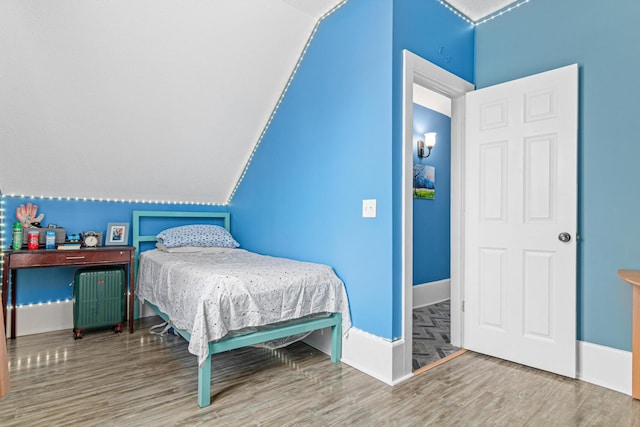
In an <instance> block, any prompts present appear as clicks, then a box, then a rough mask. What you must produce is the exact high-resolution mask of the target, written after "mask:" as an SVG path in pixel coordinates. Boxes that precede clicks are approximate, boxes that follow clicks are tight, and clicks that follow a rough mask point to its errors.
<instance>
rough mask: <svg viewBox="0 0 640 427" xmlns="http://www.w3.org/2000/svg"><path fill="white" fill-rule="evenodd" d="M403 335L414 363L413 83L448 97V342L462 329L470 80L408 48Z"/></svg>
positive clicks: (457, 342)
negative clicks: (466, 122)
mask: <svg viewBox="0 0 640 427" xmlns="http://www.w3.org/2000/svg"><path fill="white" fill-rule="evenodd" d="M403 57H404V78H403V91H404V92H403V142H404V144H403V203H402V209H403V227H402V228H403V253H402V269H403V270H402V273H403V274H402V276H403V335H404V337H406V338H407V339H405V343H404V364H405V366H413V360H412V358H413V352H412V350H413V345H412V342H411V339H408V338H409V337H412V335H413V307H414V304H413V284H414V282H413V261H414V256H413V152H414V138H413V137H414V131H413V116H414V113H413V102H414V85H418V86H421V87H424V88H426V89H429V90H431V91H433V92H435V93H437V94H439V95H442V96H444V97H446V98H447V99H449V100H450V106H451V201H450V209H451V214H450V224H451V240H450V242H451V246H450V248H451V254H450V276H451V277H450V310H451V322H450V328H451V336H450V342H451V344H453V345H454V346H457V347H461V346H462V343H463V340H462V336H463V330H462V287H463V280H462V254H463V248H464V233H463V229H462V224H463V221H462V220H463V217H462V212H463V210H462V201H463V185H462V182H463V170H464V168H463V166H464V165H463V156H462V153H463V142H464V140H463V135H462V129H463V123H464V117H463V115H464V113H463V112H464V94H465V93H466V92H469V91H471V90H473V85H472V84H470V83H468V82H466V81H464V80H462V79H461V78H459V77H457V76H455V75H453V74H451V73H449V72H448V71H445V70H443V69H442V68H440V67H438V66H436V65H434V64H432V63H431V62H429V61H427V60H425V59H423V58H420V57H418V56H417V55H415V54H413V53H411V52H409V51H406V50H405V51H404V52H403Z"/></svg>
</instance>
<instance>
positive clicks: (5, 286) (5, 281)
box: [2, 256, 11, 336]
mask: <svg viewBox="0 0 640 427" xmlns="http://www.w3.org/2000/svg"><path fill="white" fill-rule="evenodd" d="M7 258H8V257H7V256H5V259H4V264H3V266H2V321H3V322H4V334H5V336H6V335H7V296H8V295H9V281H10V280H9V279H10V278H9V275H10V274H11V270H9V260H8V259H7Z"/></svg>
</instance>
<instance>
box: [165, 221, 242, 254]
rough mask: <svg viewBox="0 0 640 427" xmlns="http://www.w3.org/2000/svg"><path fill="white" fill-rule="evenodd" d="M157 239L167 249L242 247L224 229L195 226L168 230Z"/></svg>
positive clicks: (205, 225)
mask: <svg viewBox="0 0 640 427" xmlns="http://www.w3.org/2000/svg"><path fill="white" fill-rule="evenodd" d="M156 238H157V239H158V243H161V244H162V245H164V246H165V247H167V248H177V247H181V246H198V247H223V248H237V247H239V246H240V244H239V243H238V242H236V240H235V239H234V238H233V236H232V235H231V233H229V232H228V231H227V230H226V229H225V228H224V227H220V226H219V225H207V224H194V225H182V226H180V227H173V228H168V229H166V230H164V231H162V232H160V233H159V234H158V235H157V236H156Z"/></svg>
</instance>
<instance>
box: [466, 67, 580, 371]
mask: <svg viewBox="0 0 640 427" xmlns="http://www.w3.org/2000/svg"><path fill="white" fill-rule="evenodd" d="M466 106H467V108H466V135H465V141H466V146H465V151H466V155H465V209H466V211H465V236H466V237H465V240H466V242H465V255H464V256H465V269H464V277H465V279H464V282H465V289H464V295H465V297H464V299H465V313H464V319H465V328H464V331H465V332H464V347H465V348H467V349H469V350H474V351H478V352H480V353H484V354H488V355H492V356H496V357H499V358H503V359H507V360H511V361H514V362H518V363H522V364H525V365H529V366H533V367H536V368H540V369H544V370H547V371H551V372H555V373H558V374H562V375H566V376H570V377H575V375H576V233H577V219H576V217H577V118H578V116H577V111H578V67H577V65H570V66H567V67H563V68H559V69H556V70H552V71H549V72H545V73H541V74H537V75H534V76H530V77H526V78H523V79H519V80H515V81H511V82H507V83H503V84H500V85H496V86H493V87H490V88H485V89H480V90H477V91H475V92H470V93H469V94H467V95H466ZM563 233H565V234H563ZM567 237H569V238H570V240H569V241H563V240H566V239H567Z"/></svg>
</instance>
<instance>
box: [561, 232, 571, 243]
mask: <svg viewBox="0 0 640 427" xmlns="http://www.w3.org/2000/svg"><path fill="white" fill-rule="evenodd" d="M558 240H560V241H561V242H565V243H566V242H568V241H570V240H571V234H569V233H560V234H558Z"/></svg>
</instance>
